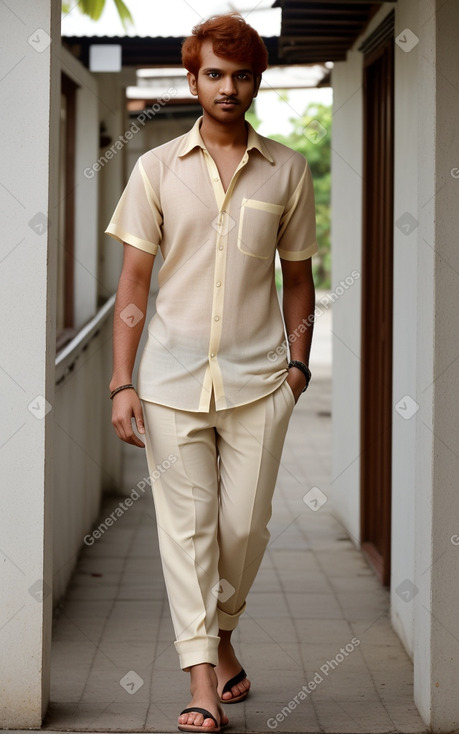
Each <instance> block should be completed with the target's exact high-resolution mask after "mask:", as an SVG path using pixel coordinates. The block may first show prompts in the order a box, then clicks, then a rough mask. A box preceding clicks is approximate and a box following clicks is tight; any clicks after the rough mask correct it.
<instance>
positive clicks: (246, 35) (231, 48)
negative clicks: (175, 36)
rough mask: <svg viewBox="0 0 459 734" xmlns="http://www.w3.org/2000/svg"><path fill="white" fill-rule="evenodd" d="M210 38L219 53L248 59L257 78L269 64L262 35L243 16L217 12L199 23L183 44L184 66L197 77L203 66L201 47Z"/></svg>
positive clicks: (224, 56) (234, 57) (223, 56)
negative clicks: (217, 13)
mask: <svg viewBox="0 0 459 734" xmlns="http://www.w3.org/2000/svg"><path fill="white" fill-rule="evenodd" d="M207 40H210V41H212V47H213V51H214V54H216V55H217V56H221V57H222V58H230V59H234V60H236V61H245V62H248V63H249V64H250V66H251V67H252V71H253V73H254V76H255V77H258V76H260V75H261V74H262V72H263V71H264V70H265V69H266V67H267V66H268V52H267V50H266V46H265V44H264V43H263V40H262V38H261V37H260V35H259V34H258V33H257V31H256V30H255V29H254V28H252V26H250V25H249V24H248V23H246V21H245V20H244V18H243V17H242V16H241V15H239V14H236V13H229V14H228V15H215V16H213V17H212V18H209V19H208V20H205V21H203V22H202V23H199V25H196V26H195V27H194V28H193V31H192V35H191V36H188V38H186V39H185V40H184V42H183V44H182V63H183V66H184V67H185V69H187V70H188V71H190V72H191V73H192V74H193V75H194V76H195V77H196V78H197V76H198V72H199V68H200V66H201V46H202V44H203V42H204V41H207Z"/></svg>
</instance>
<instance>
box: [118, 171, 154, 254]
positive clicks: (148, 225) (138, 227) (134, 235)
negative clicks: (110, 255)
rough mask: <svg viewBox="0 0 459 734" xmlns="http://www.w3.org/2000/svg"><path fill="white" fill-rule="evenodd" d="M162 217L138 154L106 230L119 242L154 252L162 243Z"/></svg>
mask: <svg viewBox="0 0 459 734" xmlns="http://www.w3.org/2000/svg"><path fill="white" fill-rule="evenodd" d="M162 221H163V216H162V211H161V205H160V201H159V198H158V196H157V194H156V192H155V190H154V189H153V186H152V184H151V182H150V181H149V179H148V176H147V174H146V172H145V169H144V167H143V164H142V159H141V158H139V160H138V161H137V163H136V165H135V166H134V169H133V171H132V173H131V176H130V178H129V181H128V183H127V185H126V188H125V189H124V191H123V193H122V195H121V198H120V200H119V202H118V205H117V207H116V209H115V211H114V213H113V216H112V219H111V221H110V224H109V225H108V227H107V229H106V230H105V233H106V234H109V235H110V236H111V237H114V238H115V239H116V240H118V241H119V242H126V243H127V244H128V245H133V246H134V247H138V248H139V249H140V250H144V252H148V253H150V254H151V255H156V253H157V252H158V248H159V245H160V243H161V235H162V232H161V225H162Z"/></svg>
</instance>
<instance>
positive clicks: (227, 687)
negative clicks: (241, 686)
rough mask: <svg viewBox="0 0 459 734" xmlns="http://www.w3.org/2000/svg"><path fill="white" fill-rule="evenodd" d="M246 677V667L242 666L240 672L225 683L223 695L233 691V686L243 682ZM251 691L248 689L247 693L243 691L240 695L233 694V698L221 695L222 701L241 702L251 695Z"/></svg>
mask: <svg viewBox="0 0 459 734" xmlns="http://www.w3.org/2000/svg"><path fill="white" fill-rule="evenodd" d="M244 678H247V673H246V672H245V670H244V668H241V669H240V671H239V673H238V674H237V675H235V676H234V678H231V679H230V680H229V681H228V683H225V685H224V687H223V690H222V696H223V694H224V693H228V692H229V693H231V689H232V687H233V686H235V685H237V684H238V683H240V682H241V680H244ZM249 692H250V689H249V691H246V692H245V693H241V695H240V696H233V698H222V697H220V703H241V701H245V699H246V698H247V696H248V695H249Z"/></svg>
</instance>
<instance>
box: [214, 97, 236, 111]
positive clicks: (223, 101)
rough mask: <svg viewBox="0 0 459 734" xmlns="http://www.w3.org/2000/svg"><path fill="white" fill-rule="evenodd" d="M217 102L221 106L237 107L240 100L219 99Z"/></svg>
mask: <svg viewBox="0 0 459 734" xmlns="http://www.w3.org/2000/svg"><path fill="white" fill-rule="evenodd" d="M217 104H218V105H220V107H227V108H228V109H230V108H232V107H236V106H237V105H238V104H239V102H238V101H237V100H235V99H218V100H217Z"/></svg>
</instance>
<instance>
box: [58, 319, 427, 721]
mask: <svg viewBox="0 0 459 734" xmlns="http://www.w3.org/2000/svg"><path fill="white" fill-rule="evenodd" d="M324 325H325V323H324V324H322V327H323V326H324ZM318 344H320V335H318ZM329 411H330V379H329V368H328V367H327V366H324V367H322V368H319V369H317V368H316V369H315V373H314V380H313V382H312V383H311V387H310V391H309V392H308V394H307V396H304V397H303V398H302V399H301V400H300V402H299V404H298V405H297V406H296V408H295V411H294V414H293V417H292V421H291V424H290V428H289V434H288V439H287V444H286V447H285V451H284V457H283V462H282V466H281V470H280V474H279V481H278V486H277V490H276V496H275V503H274V514H273V518H272V522H271V525H270V528H271V541H270V544H269V548H268V551H267V553H266V556H265V559H264V561H263V565H262V568H261V570H260V573H259V576H258V578H257V580H256V582H255V585H254V587H253V590H252V591H251V593H250V597H249V600H248V608H247V613H246V614H245V615H244V616H243V618H242V619H241V622H240V626H239V628H238V630H237V632H236V634H235V635H234V639H235V642H236V646H237V649H238V651H239V655H240V659H241V662H242V664H243V665H244V667H245V668H246V670H247V671H248V673H249V676H250V678H251V680H252V685H253V689H252V691H253V692H252V694H251V695H250V697H249V698H248V699H247V701H246V702H245V703H242V704H239V705H235V706H227V707H226V710H227V714H228V716H229V717H230V721H231V726H230V727H228V729H227V731H228V732H240V733H243V732H270V731H278V732H305V733H306V732H327V733H328V732H329V733H332V732H333V733H336V734H338V733H339V732H342V733H343V734H344V733H347V732H350V733H353V734H359V733H362V734H363V733H366V734H369V733H371V732H407V733H408V732H424V731H426V727H425V726H424V725H423V723H422V721H421V719H420V718H419V715H418V713H417V711H416V708H415V706H414V703H413V698H412V666H411V662H410V660H409V658H408V656H407V655H406V653H405V651H404V650H403V648H402V646H401V644H400V642H399V641H398V639H397V637H396V636H395V634H394V633H393V632H392V630H391V626H390V622H389V618H388V603H389V599H388V594H387V592H386V591H385V590H384V589H382V588H381V587H380V585H379V584H378V582H377V581H376V579H375V577H374V576H373V573H372V572H371V571H370V569H369V568H368V566H367V565H366V563H365V561H364V560H363V559H362V556H361V555H360V553H359V552H358V551H357V550H356V549H355V548H354V546H353V545H352V543H351V542H350V540H349V539H348V538H347V535H346V532H345V531H344V530H343V528H342V527H341V526H340V524H339V523H338V522H337V521H336V520H335V519H334V517H333V514H332V508H330V503H329V502H326V503H325V504H323V505H322V506H320V505H321V502H322V501H323V500H324V499H326V495H327V487H328V485H329V482H330V476H329V472H330V416H329ZM145 473H146V466H145V460H144V456H143V452H141V451H136V450H133V451H132V452H130V451H129V452H127V465H126V481H127V486H128V489H131V488H134V487H135V486H136V484H137V482H139V480H141V479H142V477H144V476H145ZM313 487H315V488H316V489H314V490H313V492H312V493H311V494H310V495H309V496H308V497H307V498H306V500H307V502H305V501H304V500H303V497H304V495H306V494H307V493H308V492H309V491H310V490H311V489H312V488H313ZM322 493H323V494H322ZM120 499H122V498H119V497H115V498H111V499H109V500H107V501H106V503H105V506H104V509H103V513H102V517H101V520H102V519H103V518H104V517H106V516H107V515H108V514H110V512H112V511H113V509H114V508H115V507H117V506H118V502H119V501H120ZM172 641H173V632H172V627H171V623H170V620H169V610H168V605H167V601H166V598H165V590H164V584H163V580H162V575H161V569H160V561H159V555H158V548H157V540H156V531H155V522H154V512H153V504H152V500H151V497H150V496H149V495H147V494H145V495H142V496H141V497H140V498H139V499H138V500H136V501H135V502H134V503H133V505H132V506H131V507H130V508H129V509H128V510H127V511H126V512H124V514H123V516H122V517H120V518H119V519H118V520H117V521H116V522H115V523H114V524H113V526H112V527H110V528H109V529H108V530H107V531H106V532H105V533H104V534H103V536H102V537H101V539H99V540H97V541H96V542H95V543H94V545H93V546H91V547H88V548H86V549H85V550H84V552H83V554H82V556H81V560H80V562H79V565H78V568H77V570H76V572H75V574H74V577H73V580H72V583H71V585H70V588H69V590H68V594H67V598H66V600H65V603H64V605H63V607H62V608H61V610H60V614H59V616H57V618H56V621H55V625H54V638H53V659H52V692H51V704H50V707H49V710H48V714H47V717H46V720H45V723H44V728H45V729H48V730H67V731H70V730H77V731H82V730H91V731H124V732H128V731H129V732H143V731H152V732H153V731H154V732H171V731H176V730H177V729H176V717H177V715H178V713H179V711H180V710H181V708H183V707H184V706H185V705H187V703H188V700H189V694H188V676H187V675H186V674H184V673H182V672H181V671H179V670H178V665H177V655H176V652H175V649H174V646H173V642H172Z"/></svg>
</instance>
